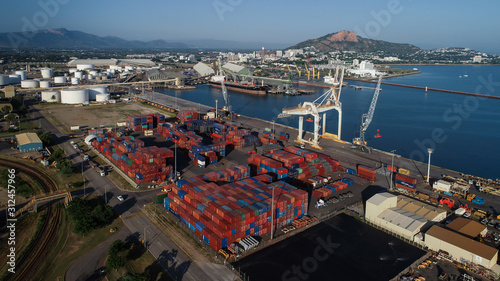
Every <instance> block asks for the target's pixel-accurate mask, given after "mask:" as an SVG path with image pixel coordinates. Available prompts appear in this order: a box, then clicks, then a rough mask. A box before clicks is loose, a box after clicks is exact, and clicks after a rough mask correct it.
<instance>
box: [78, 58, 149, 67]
mask: <svg viewBox="0 0 500 281" xmlns="http://www.w3.org/2000/svg"><path fill="white" fill-rule="evenodd" d="M78 65H80V66H90V65H92V66H94V67H109V66H112V65H118V66H126V65H130V66H144V67H152V66H155V65H156V64H155V63H154V62H153V61H151V60H149V59H74V60H71V61H69V62H68V66H70V67H77V66H78ZM77 68H78V67H77Z"/></svg>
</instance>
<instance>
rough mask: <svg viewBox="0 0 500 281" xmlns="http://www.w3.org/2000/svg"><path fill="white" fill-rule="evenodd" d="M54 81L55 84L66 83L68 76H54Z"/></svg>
mask: <svg viewBox="0 0 500 281" xmlns="http://www.w3.org/2000/svg"><path fill="white" fill-rule="evenodd" d="M54 83H55V84H64V83H66V77H64V76H56V77H54Z"/></svg>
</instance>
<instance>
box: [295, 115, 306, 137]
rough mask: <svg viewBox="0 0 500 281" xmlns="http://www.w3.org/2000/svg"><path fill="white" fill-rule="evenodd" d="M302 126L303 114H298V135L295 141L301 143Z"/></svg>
mask: <svg viewBox="0 0 500 281" xmlns="http://www.w3.org/2000/svg"><path fill="white" fill-rule="evenodd" d="M303 126H304V116H299V136H298V137H297V141H298V142H299V143H303V140H302V134H304V129H303Z"/></svg>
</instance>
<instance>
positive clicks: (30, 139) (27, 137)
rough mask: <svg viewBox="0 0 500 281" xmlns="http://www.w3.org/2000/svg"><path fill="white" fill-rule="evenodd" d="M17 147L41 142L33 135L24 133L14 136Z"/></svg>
mask: <svg viewBox="0 0 500 281" xmlns="http://www.w3.org/2000/svg"><path fill="white" fill-rule="evenodd" d="M16 139H17V143H18V145H24V144H28V143H41V142H42V141H41V140H40V138H39V137H38V135H37V134H35V133H24V134H19V135H16Z"/></svg>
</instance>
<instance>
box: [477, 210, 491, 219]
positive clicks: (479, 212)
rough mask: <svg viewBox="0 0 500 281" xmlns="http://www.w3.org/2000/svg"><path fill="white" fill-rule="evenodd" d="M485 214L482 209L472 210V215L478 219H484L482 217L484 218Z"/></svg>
mask: <svg viewBox="0 0 500 281" xmlns="http://www.w3.org/2000/svg"><path fill="white" fill-rule="evenodd" d="M487 215H488V213H486V212H485V211H483V210H477V211H475V212H474V216H475V217H477V218H479V219H484V218H486V216H487Z"/></svg>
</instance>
